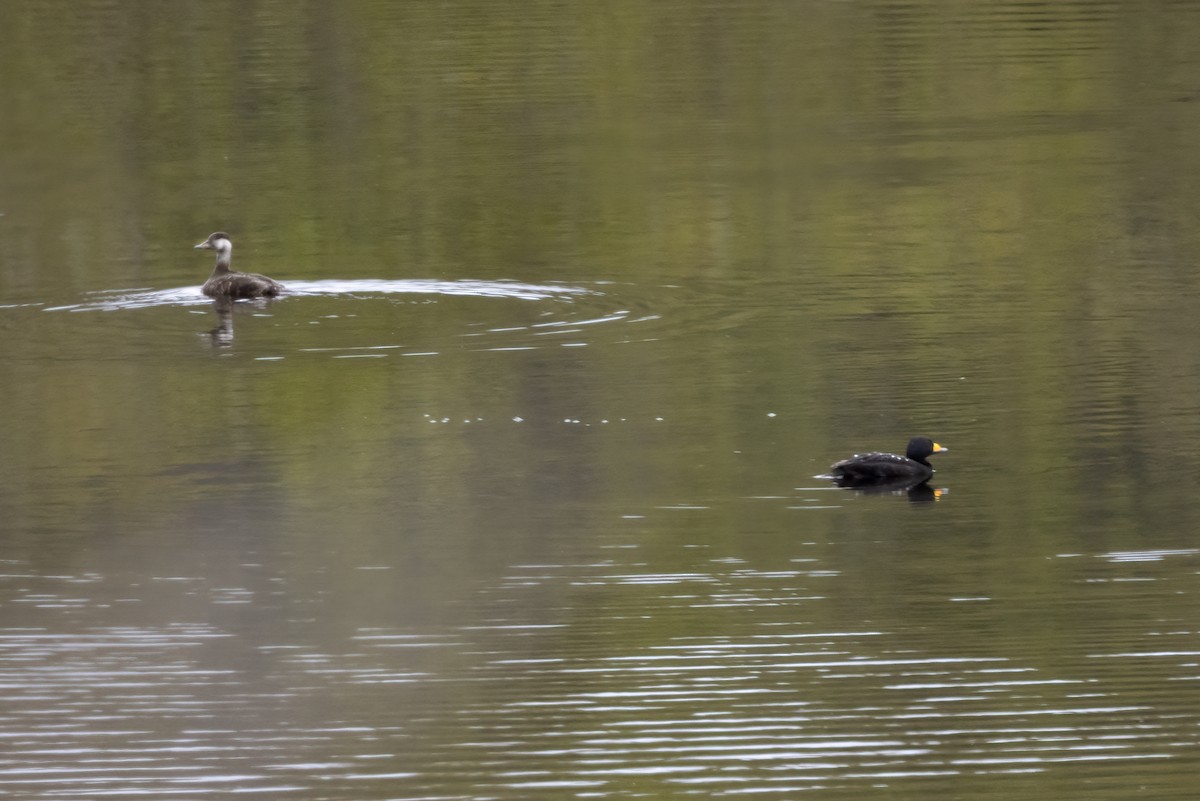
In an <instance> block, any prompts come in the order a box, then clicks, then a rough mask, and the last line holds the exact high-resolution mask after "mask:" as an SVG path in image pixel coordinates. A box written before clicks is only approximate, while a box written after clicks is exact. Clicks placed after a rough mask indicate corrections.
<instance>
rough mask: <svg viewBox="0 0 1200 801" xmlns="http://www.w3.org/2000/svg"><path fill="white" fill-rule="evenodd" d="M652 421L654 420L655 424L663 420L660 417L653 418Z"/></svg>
mask: <svg viewBox="0 0 1200 801" xmlns="http://www.w3.org/2000/svg"><path fill="white" fill-rule="evenodd" d="M654 420H655V422H658V423H661V422H662V421H663V419H662V418H661V417H655V418H654Z"/></svg>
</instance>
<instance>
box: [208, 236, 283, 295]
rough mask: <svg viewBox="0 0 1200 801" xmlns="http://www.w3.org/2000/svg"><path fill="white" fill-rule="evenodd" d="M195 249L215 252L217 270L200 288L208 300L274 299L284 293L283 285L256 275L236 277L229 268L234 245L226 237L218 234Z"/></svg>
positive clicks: (249, 274) (245, 274)
mask: <svg viewBox="0 0 1200 801" xmlns="http://www.w3.org/2000/svg"><path fill="white" fill-rule="evenodd" d="M195 249H199V250H215V251H217V266H216V267H214V268H213V271H212V275H210V276H209V277H208V280H207V281H205V282H204V286H202V287H200V291H201V292H203V293H204V294H205V295H208V296H209V297H210V298H273V297H275V296H276V295H278V294H279V293H280V292H282V291H283V284H281V283H279V282H278V281H274V280H272V279H270V278H267V277H266V276H265V275H259V274H258V273H236V272H234V271H233V269H232V268H230V266H229V264H230V262H231V261H232V260H233V243H232V242H230V241H229V234H227V233H225V232H223V231H217V232H216V233H215V234H211V235H210V236H209V237H208V239H205V240H204V241H203V242H201V243H200V244H199V245H196V248H195Z"/></svg>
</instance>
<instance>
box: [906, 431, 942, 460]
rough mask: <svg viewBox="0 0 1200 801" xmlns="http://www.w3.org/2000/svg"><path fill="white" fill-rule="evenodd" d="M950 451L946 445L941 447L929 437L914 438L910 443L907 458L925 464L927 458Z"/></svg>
mask: <svg viewBox="0 0 1200 801" xmlns="http://www.w3.org/2000/svg"><path fill="white" fill-rule="evenodd" d="M948 450H950V449H949V448H947V447H946V446H945V445H939V444H938V443H936V442H934V441H933V440H931V439H930V438H929V437H913V438H912V439H910V440H909V441H908V451H907V453H905V456H907V457H908V458H909V459H915V460H917V461H918V462H924V461H925V459H926V457H928V456H932V455H933V454H935V453H942V452H943V451H948Z"/></svg>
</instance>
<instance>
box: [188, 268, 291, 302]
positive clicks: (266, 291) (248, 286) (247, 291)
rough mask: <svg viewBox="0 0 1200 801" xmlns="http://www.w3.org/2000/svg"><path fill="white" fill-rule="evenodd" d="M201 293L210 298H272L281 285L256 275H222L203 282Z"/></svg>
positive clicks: (280, 289) (281, 288)
mask: <svg viewBox="0 0 1200 801" xmlns="http://www.w3.org/2000/svg"><path fill="white" fill-rule="evenodd" d="M201 291H202V292H203V293H204V294H205V295H208V296H209V297H210V298H273V297H275V296H276V295H278V294H279V293H280V292H282V291H283V284H281V283H279V282H278V281H274V280H272V279H270V278H267V277H266V276H265V275H259V274H258V273H224V274H221V275H213V276H212V277H211V278H209V279H208V280H207V281H205V282H204V286H203V287H201Z"/></svg>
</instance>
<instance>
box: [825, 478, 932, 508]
mask: <svg viewBox="0 0 1200 801" xmlns="http://www.w3.org/2000/svg"><path fill="white" fill-rule="evenodd" d="M834 483H835V484H836V485H837V486H839V487H842V488H843V489H850V490H854V491H855V492H860V493H862V494H863V495H907V496H908V500H909V501H910V502H912V503H929V502H931V501H940V500H941V499H942V497H943V496H944V495H946V494H947V493H949V492H950V490H949V489H946V488H945V487H933V486H930V484H929V479H927V478H921V477H915V478H911V477H910V478H899V479H893V480H891V481H883V480H879V479H874V480H866V479H853V478H849V477H846V476H840V477H838V478H835V479H834Z"/></svg>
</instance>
